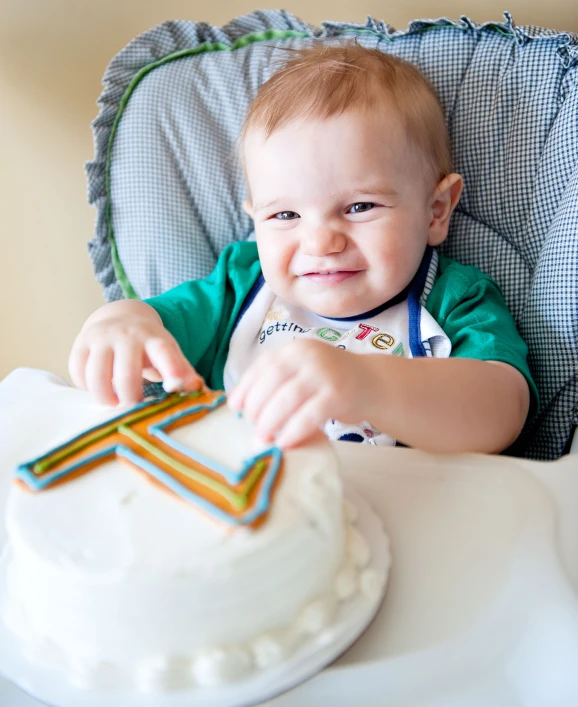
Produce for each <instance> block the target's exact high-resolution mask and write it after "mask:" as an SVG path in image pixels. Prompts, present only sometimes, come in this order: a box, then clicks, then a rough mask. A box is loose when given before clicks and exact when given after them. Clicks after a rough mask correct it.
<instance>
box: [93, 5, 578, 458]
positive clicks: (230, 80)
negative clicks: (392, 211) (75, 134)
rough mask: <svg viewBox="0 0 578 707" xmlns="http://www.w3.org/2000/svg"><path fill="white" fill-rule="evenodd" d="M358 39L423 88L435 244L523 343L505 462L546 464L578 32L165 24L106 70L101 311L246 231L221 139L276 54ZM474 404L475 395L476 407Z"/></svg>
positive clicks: (498, 26)
mask: <svg viewBox="0 0 578 707" xmlns="http://www.w3.org/2000/svg"><path fill="white" fill-rule="evenodd" d="M352 37H357V39H358V41H359V42H360V43H361V44H363V45H364V46H368V47H376V48H378V49H379V50H381V51H384V52H391V53H393V54H397V55H399V56H401V57H403V58H405V59H407V60H409V61H412V62H413V63H415V64H416V65H417V66H418V67H419V69H421V71H422V72H423V73H424V74H425V75H426V76H427V77H428V78H429V79H430V81H431V82H432V83H433V85H434V86H435V87H436V89H437V91H438V94H439V97H440V100H441V102H442V105H443V108H444V111H445V114H446V119H447V125H448V129H449V132H450V136H451V139H452V145H453V159H454V168H455V170H456V171H458V172H460V173H461V174H462V175H463V177H464V182H465V189H464V194H463V196H462V199H461V201H460V204H459V206H458V209H457V211H456V213H455V214H454V216H453V218H452V222H451V226H450V235H449V237H448V239H447V241H446V242H445V243H444V244H443V247H442V250H443V251H444V252H445V253H446V254H448V255H450V256H452V257H455V258H456V259H458V260H460V261H461V262H463V263H466V264H474V265H477V266H478V267H480V268H481V269H482V270H484V271H485V272H486V273H488V274H489V275H491V276H492V277H494V278H495V279H496V280H497V282H498V283H499V285H500V286H501V288H502V291H503V293H504V296H505V298H506V301H507V303H508V305H509V307H510V309H511V310H512V312H513V314H514V316H515V319H516V321H517V324H518V327H519V330H520V332H521V334H522V336H523V337H524V339H525V340H526V341H527V343H528V345H529V350H530V365H531V367H532V370H533V374H534V376H535V379H536V382H537V385H538V388H539V390H540V394H541V411H540V414H539V415H538V416H537V417H536V418H535V419H534V420H532V421H530V422H529V423H528V425H527V426H526V428H525V430H524V432H523V434H522V436H521V437H520V440H519V441H518V444H517V447H516V448H515V451H516V453H517V454H520V455H524V456H529V457H533V458H538V459H552V458H556V457H558V456H559V455H560V454H561V453H562V452H563V450H564V447H565V444H566V442H567V440H568V437H569V434H570V431H571V429H572V425H573V424H575V423H576V417H577V410H576V407H577V403H578V384H577V362H578V314H577V312H578V86H577V83H578V36H576V35H572V34H569V33H562V32H556V31H553V30H546V29H542V28H536V27H517V26H516V25H515V24H514V22H513V20H512V19H511V17H510V16H509V15H507V14H506V15H505V21H504V22H495V23H486V24H483V25H478V24H476V23H474V22H472V21H471V20H469V19H468V18H465V17H462V18H461V19H460V20H459V21H452V20H449V19H439V20H435V21H434V20H419V21H415V22H412V23H410V25H409V27H408V29H407V30H404V31H396V30H394V29H393V28H392V27H390V26H389V25H387V24H385V23H384V22H379V21H376V20H374V19H372V18H368V20H367V23H366V24H365V25H360V24H353V23H337V22H326V23H324V24H323V26H322V28H317V27H313V26H311V25H309V24H306V23H304V22H302V21H300V20H298V19H297V18H295V17H294V16H293V15H291V14H289V13H287V12H284V11H256V12H253V13H251V14H248V15H246V16H244V17H241V18H238V19H236V20H233V21H232V22H230V23H229V24H228V25H226V26H225V27H222V28H216V27H213V26H210V25H208V24H205V23H200V22H199V23H196V22H185V21H182V22H178V21H175V22H166V23H164V24H162V25H159V26H158V27H155V28H153V29H151V30H149V31H148V32H145V33H144V34H143V35H141V36H139V37H137V38H136V39H134V40H133V41H132V42H131V43H130V44H129V45H128V46H127V47H125V48H124V49H123V50H122V51H121V52H120V53H119V54H118V55H117V56H116V57H115V58H114V59H113V60H112V62H111V63H110V65H109V67H108V69H107V71H106V74H105V76H104V79H103V84H104V90H103V93H102V95H101V97H100V100H99V102H100V104H101V110H100V114H99V115H98V117H97V118H96V120H95V121H94V124H93V128H94V136H95V152H96V154H95V159H94V161H92V162H90V163H89V164H88V165H87V174H88V182H89V199H90V202H91V203H92V204H94V205H95V206H96V207H97V210H98V217H97V225H96V234H95V237H94V239H93V240H92V241H91V242H90V244H89V250H90V255H91V257H92V260H93V263H94V268H95V272H96V276H97V278H98V280H99V281H100V283H101V284H102V286H103V288H104V292H105V297H106V299H107V300H114V299H119V298H122V297H148V296H152V295H155V294H158V293H160V292H162V291H164V290H166V289H168V288H170V287H172V286H174V285H177V284H179V283H180V282H182V281H184V280H187V279H192V278H198V277H203V276H205V275H207V274H208V273H209V272H210V271H211V269H212V267H213V266H214V264H215V262H216V259H217V257H218V255H219V253H220V251H221V250H222V249H223V248H224V247H225V246H226V245H227V244H228V243H230V242H231V241H234V240H242V239H246V238H248V237H250V235H251V231H252V224H251V221H250V219H249V218H248V217H247V216H246V214H245V213H244V212H243V210H242V208H241V205H242V202H243V200H244V198H245V188H244V185H243V180H242V174H241V169H240V166H239V164H238V162H237V161H236V160H235V156H234V145H235V140H236V138H237V136H238V133H239V129H240V127H241V124H242V120H243V117H244V114H245V111H246V109H247V107H248V105H249V102H250V101H251V100H252V98H253V97H254V96H255V93H256V91H257V89H258V87H259V85H260V84H262V83H263V82H264V81H265V80H267V78H269V76H270V75H271V74H272V73H273V72H274V70H275V68H276V60H277V59H280V58H283V57H284V56H285V52H283V51H282V49H283V48H285V47H296V46H302V45H304V44H311V43H313V42H334V41H341V40H343V38H352ZM472 403H473V404H475V401H472Z"/></svg>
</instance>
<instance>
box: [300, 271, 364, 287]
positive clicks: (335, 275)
mask: <svg viewBox="0 0 578 707" xmlns="http://www.w3.org/2000/svg"><path fill="white" fill-rule="evenodd" d="M360 272H361V270H323V271H320V272H307V273H303V275H302V276H301V277H304V278H305V279H306V280H308V281H309V282H315V283H318V284H321V285H338V284H339V283H340V282H344V281H345V280H349V279H350V278H351V277H354V276H355V275H357V274H359V273H360Z"/></svg>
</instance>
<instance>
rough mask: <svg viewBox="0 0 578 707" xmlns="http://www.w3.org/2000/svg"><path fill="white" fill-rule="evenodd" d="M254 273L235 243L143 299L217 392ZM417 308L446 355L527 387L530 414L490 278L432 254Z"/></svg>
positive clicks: (248, 252)
mask: <svg viewBox="0 0 578 707" xmlns="http://www.w3.org/2000/svg"><path fill="white" fill-rule="evenodd" d="M260 274H261V264H260V262H259V254H258V252H257V245H256V243H254V242H253V241H242V242H236V243H232V244H231V245H229V246H228V247H227V248H225V250H223V252H222V253H221V255H220V257H219V260H218V262H217V265H216V266H215V269H214V270H213V272H212V273H211V274H210V275H209V277H207V278H205V279H203V280H191V281H190V282H184V283H183V284H182V285H178V286H177V287H175V288H173V289H172V290H169V291H168V292H165V293H164V294H162V295H159V296H158V297H152V298H150V299H147V300H145V302H146V303H147V304H149V305H151V307H153V308H154V309H155V310H156V311H157V312H158V314H159V315H160V317H161V319H162V321H163V324H164V326H165V327H166V328H167V329H168V331H169V332H170V333H171V334H172V335H173V336H174V338H175V339H176V340H177V342H178V344H179V346H180V347H181V349H182V351H183V353H184V355H185V356H186V358H187V359H188V361H189V362H190V363H191V365H192V366H194V368H195V369H196V370H197V371H198V372H199V374H200V375H201V376H203V378H204V379H205V381H206V383H207V385H209V386H210V387H211V388H213V389H215V390H219V389H222V388H223V387H224V385H223V371H224V369H225V362H226V360H227V354H228V350H229V341H230V339H231V335H232V333H233V327H234V325H235V322H236V321H237V318H238V316H239V312H240V311H241V308H242V306H243V303H244V301H245V299H246V297H247V295H248V294H249V292H250V290H251V288H252V287H253V285H254V284H255V282H256V281H257V279H258V277H259V275H260ZM425 307H426V309H427V310H428V312H429V313H430V314H431V315H432V317H433V318H434V319H435V320H436V321H437V323H438V324H439V325H440V326H441V328H442V329H443V330H444V332H445V333H446V335H447V336H448V338H449V339H450V341H451V343H452V352H451V356H452V357H455V358H475V359H479V360H481V361H502V362H503V363H508V364H510V365H511V366H513V367H514V368H516V369H517V370H518V371H520V373H522V375H523V376H524V378H525V379H526V381H527V382H528V386H529V388H530V397H531V405H530V417H533V416H534V415H535V414H536V412H537V411H538V391H537V388H536V384H535V383H534V380H533V379H532V375H531V373H530V369H529V367H528V361H527V355H528V348H527V346H526V344H525V343H524V341H523V340H522V338H521V337H520V335H519V334H518V331H517V329H516V324H515V322H514V318H513V317H512V315H511V313H510V311H509V310H508V308H507V306H506V303H505V301H504V298H503V296H502V293H501V291H500V288H499V287H498V285H497V284H496V282H495V281H494V280H492V278H490V277H488V276H487V275H484V274H483V273H482V272H481V271H480V270H478V269H477V268H475V267H473V266H471V265H460V264H459V263H458V262H456V261H455V260H452V259H451V258H446V257H445V256H443V255H440V257H439V267H438V272H437V277H436V280H435V283H434V285H433V287H432V290H431V292H430V294H429V296H428V298H427V301H426V305H425Z"/></svg>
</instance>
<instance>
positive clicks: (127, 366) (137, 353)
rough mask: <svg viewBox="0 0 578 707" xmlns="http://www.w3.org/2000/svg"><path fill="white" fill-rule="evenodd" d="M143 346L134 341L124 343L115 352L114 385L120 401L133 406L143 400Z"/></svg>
mask: <svg viewBox="0 0 578 707" xmlns="http://www.w3.org/2000/svg"><path fill="white" fill-rule="evenodd" d="M142 362H143V350H142V346H141V345H140V344H139V343H137V342H133V341H127V340H125V341H123V342H122V344H118V345H117V346H116V348H115V351H114V365H113V373H112V383H113V386H114V389H115V391H116V394H117V397H118V400H119V402H120V403H122V404H127V405H131V404H134V403H138V402H139V401H140V400H142V378H141V372H142Z"/></svg>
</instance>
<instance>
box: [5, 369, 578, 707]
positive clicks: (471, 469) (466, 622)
mask: <svg viewBox="0 0 578 707" xmlns="http://www.w3.org/2000/svg"><path fill="white" fill-rule="evenodd" d="M29 375H30V376H31V380H32V379H34V385H35V390H37V391H38V390H42V387H43V386H44V389H45V390H46V391H48V387H49V386H48V382H49V374H44V373H41V372H38V371H31V372H30V374H29ZM43 376H44V377H45V380H44V383H42V377H43ZM21 377H22V375H21ZM25 377H26V376H24V378H25ZM53 384H54V383H53V382H52V383H51V385H53ZM13 393H14V391H13V390H11V385H10V377H9V378H8V379H6V380H5V381H4V382H3V383H0V444H2V442H3V440H2V439H1V432H2V431H3V430H4V429H7V428H6V427H5V425H6V424H7V420H8V415H5V416H4V417H3V415H2V411H3V410H4V411H6V407H5V404H6V403H9V401H10V400H11V396H12V395H13ZM336 450H337V453H338V455H339V457H340V460H341V462H342V467H343V475H344V477H345V480H346V482H347V485H348V486H349V487H351V488H352V489H353V490H354V491H355V492H357V493H358V494H359V495H360V496H361V497H363V498H365V499H368V500H370V502H371V505H372V507H373V508H374V510H375V511H376V512H377V514H378V515H379V516H380V517H381V518H382V521H383V524H384V526H385V527H386V529H387V532H388V534H389V536H390V540H391V549H392V556H393V565H392V569H391V574H390V579H389V584H388V589H387V593H386V597H385V601H384V603H383V605H382V607H381V609H380V611H379V613H378V615H377V617H376V618H375V620H374V622H373V623H372V624H371V626H370V627H369V629H368V630H367V631H366V632H365V633H364V634H363V636H362V637H361V638H360V640H359V641H358V642H357V643H356V644H354V645H353V646H352V647H351V648H350V649H349V650H348V651H346V652H345V654H344V655H343V656H342V657H341V658H339V659H338V660H337V661H336V662H335V663H334V664H333V665H332V666H331V667H329V668H326V669H325V670H323V671H322V672H321V673H319V674H318V675H316V676H315V677H313V678H312V679H311V680H308V681H307V682H306V683H304V684H302V685H300V686H299V687H297V688H295V689H293V690H290V691H289V692H286V693H284V694H283V695H280V696H278V697H276V698H274V699H272V700H270V701H269V702H267V703H266V704H267V705H268V706H270V707H319V705H322V704H323V705H324V704H331V705H332V707H351V705H363V706H364V707H378V706H379V707H383V705H384V704H387V705H388V707H402V705H403V707H482V706H483V707H486V706H487V705H492V707H575V705H576V704H578V673H577V671H576V669H575V666H576V665H577V664H578V597H577V593H576V589H575V587H576V586H578V513H577V512H576V510H577V508H576V506H577V505H578V503H577V501H576V499H577V498H578V463H577V462H576V461H575V457H572V456H569V457H564V458H562V459H560V460H559V461H557V462H552V463H539V462H527V461H523V460H515V459H510V458H505V457H490V456H485V455H458V456H441V455H429V454H424V453H421V452H418V451H415V450H409V449H399V448H395V449H385V448H374V447H369V446H365V445H363V446H362V445H356V444H353V443H346V442H343V443H338V444H337V445H336ZM8 483H9V480H8V479H5V478H0V495H1V494H2V493H4V494H5V491H6V486H7V484H8ZM3 532H4V531H3V529H0V545H1V544H2V543H3V540H4V536H3V535H2V534H1V533H3ZM573 585H574V586H573ZM0 704H1V705H4V704H6V705H10V707H34V706H37V705H38V704H40V703H38V702H37V701H35V700H33V699H32V698H29V697H28V696H26V695H24V693H22V692H18V691H17V690H16V689H15V688H14V687H13V686H12V685H10V684H8V683H2V682H1V681H0ZM158 704H160V703H158ZM75 707H76V705H75ZM78 707H82V703H80V702H79V703H78ZM103 707H107V704H106V703H103ZM110 707H113V706H112V705H110ZM114 707H116V706H114Z"/></svg>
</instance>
